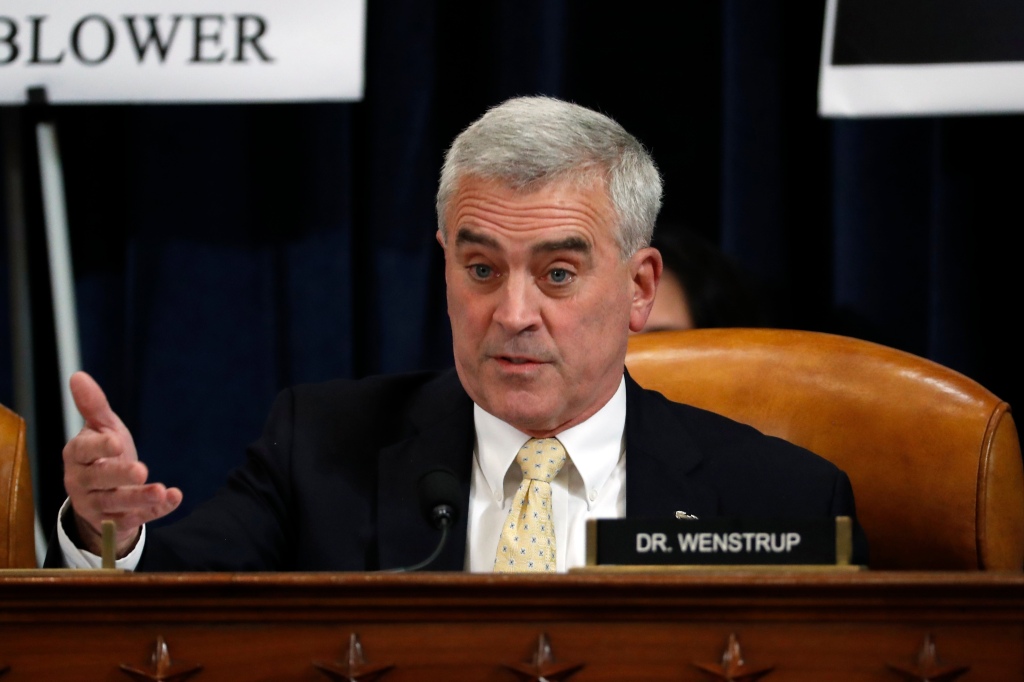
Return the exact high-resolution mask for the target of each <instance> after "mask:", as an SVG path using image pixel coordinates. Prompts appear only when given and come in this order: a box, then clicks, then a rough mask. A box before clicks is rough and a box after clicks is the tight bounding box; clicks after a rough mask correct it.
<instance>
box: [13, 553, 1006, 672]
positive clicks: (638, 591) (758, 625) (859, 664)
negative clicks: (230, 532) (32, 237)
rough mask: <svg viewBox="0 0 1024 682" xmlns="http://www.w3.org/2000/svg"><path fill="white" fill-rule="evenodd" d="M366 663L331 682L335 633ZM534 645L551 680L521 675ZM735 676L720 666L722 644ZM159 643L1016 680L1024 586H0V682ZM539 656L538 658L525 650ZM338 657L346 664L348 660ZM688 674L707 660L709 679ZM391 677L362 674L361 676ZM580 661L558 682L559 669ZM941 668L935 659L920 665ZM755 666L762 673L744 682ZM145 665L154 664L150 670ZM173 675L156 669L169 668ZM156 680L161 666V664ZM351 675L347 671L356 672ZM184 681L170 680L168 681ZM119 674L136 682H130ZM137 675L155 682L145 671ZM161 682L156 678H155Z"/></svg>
mask: <svg viewBox="0 0 1024 682" xmlns="http://www.w3.org/2000/svg"><path fill="white" fill-rule="evenodd" d="M353 635H356V636H357V638H358V641H359V642H361V645H362V649H363V654H364V656H365V659H364V660H365V666H364V667H363V668H362V669H360V668H359V665H358V660H356V665H355V666H354V667H353V668H352V669H349V668H347V665H346V662H347V661H348V660H349V655H348V652H349V649H350V646H351V644H352V641H353V638H352V636H353ZM542 635H544V636H546V637H547V638H548V641H549V643H550V647H551V651H552V654H553V663H550V667H548V668H546V669H545V668H543V666H542V668H541V669H540V670H537V669H536V668H533V669H534V674H532V675H530V674H528V673H525V672H524V673H516V672H513V670H512V669H511V668H509V667H506V666H513V667H515V666H516V664H519V665H520V666H521V667H522V668H523V669H524V670H526V671H529V670H530V669H531V668H532V666H531V664H530V663H531V660H532V658H533V657H534V655H535V654H536V653H537V651H538V647H539V643H540V642H541V638H542ZM731 636H734V638H735V641H736V642H738V646H739V648H740V655H741V657H742V659H743V661H744V663H745V666H746V667H745V668H742V669H739V670H734V671H733V672H732V673H729V672H728V669H727V667H724V666H723V662H722V661H723V654H724V653H725V652H726V650H727V647H728V643H729V641H730V637H731ZM158 638H163V641H165V642H166V645H167V649H168V652H169V655H170V658H171V660H172V662H173V663H174V664H175V665H181V666H182V667H181V668H180V670H181V671H182V673H183V674H186V673H188V671H189V670H190V668H191V666H192V664H197V665H200V666H202V668H201V670H199V671H198V672H195V673H194V674H193V675H192V676H190V677H188V679H191V680H196V681H197V682H207V681H210V682H213V681H214V680H328V679H332V676H331V675H329V674H327V673H326V672H324V671H321V669H318V668H317V667H315V666H314V661H317V662H321V663H322V664H326V665H325V666H324V667H327V668H329V667H330V665H329V664H331V663H332V662H333V663H335V664H337V667H336V668H335V669H336V670H341V671H342V673H338V672H335V673H334V676H333V679H358V680H361V681H363V680H369V679H381V680H384V681H386V682H401V681H403V680H416V681H417V682H424V681H430V680H445V681H446V682H450V681H453V680H473V681H474V682H478V681H481V680H494V681H500V680H506V681H514V680H517V679H520V680H521V679H526V680H534V681H536V680H538V679H539V678H541V677H542V676H545V677H547V678H548V679H550V680H555V679H571V680H573V682H586V681H587V680H615V681H617V682H622V681H627V682H632V681H643V682H647V681H653V680H672V681H674V682H679V681H685V680H715V679H719V680H722V679H732V680H741V679H742V680H748V679H749V680H753V679H763V680H767V681H768V682H773V681H779V682H782V681H784V680H785V681H800V680H806V681H808V682H810V681H813V682H823V681H827V682H831V681H835V682H842V681H844V680H878V681H880V682H881V681H885V680H889V681H893V682H898V681H899V680H905V679H915V678H914V677H913V676H911V677H907V676H906V675H901V674H899V673H897V672H896V671H894V670H893V669H891V668H890V667H888V666H889V664H896V665H901V666H903V667H905V668H907V669H909V670H911V671H912V670H914V669H917V668H919V663H918V655H919V652H921V650H922V646H923V644H924V643H925V642H926V638H931V641H933V642H934V645H935V649H936V652H937V656H938V658H939V659H940V663H945V664H950V665H954V666H969V669H968V670H967V671H966V672H964V673H963V674H962V675H961V676H959V677H955V676H954V677H939V676H938V675H937V673H936V671H935V670H932V671H931V672H929V671H928V670H927V669H926V668H927V665H928V664H927V662H925V663H924V664H920V666H923V667H921V668H920V675H919V676H918V678H917V679H932V680H937V679H960V680H964V681H971V680H978V681H984V682H999V681H1002V680H1007V681H1014V682H1020V681H1021V680H1024V576H1022V575H1020V574H1012V575H1009V574H990V573H955V574H954V573H872V572H865V573H853V574H851V573H754V572H734V573H727V574H722V573H708V574H627V575H623V574H613V575H607V574H572V575H560V576H550V577H513V576H504V575H502V576H491V575H467V574H414V575H391V574H185V575H121V574H116V575H95V574H92V575H69V574H67V573H59V574H57V573H36V574H32V575H6V576H3V577H0V669H4V668H5V667H6V672H5V673H3V674H2V675H0V682H17V681H20V680H47V681H49V680H111V681H113V680H128V679H131V677H130V676H129V674H128V673H126V672H125V671H123V670H122V669H121V668H120V666H121V664H128V665H130V666H134V667H136V668H142V669H146V668H148V667H149V664H148V663H147V659H148V658H149V657H150V655H151V654H152V652H153V651H154V647H155V644H156V642H157V641H158ZM542 659H543V657H542ZM353 660H355V657H354V658H353ZM695 664H706V665H707V666H710V667H711V669H712V670H716V669H717V670H718V671H719V674H718V676H717V677H716V676H715V675H714V674H712V673H709V672H705V671H703V670H701V669H699V668H698V667H696V665H695ZM378 665H392V666H394V667H392V668H390V669H389V670H384V671H382V673H381V675H379V676H378V677H376V678H375V677H374V676H373V675H372V674H370V673H372V672H373V670H372V667H373V666H378ZM574 665H582V668H579V669H578V671H577V672H575V673H571V674H569V676H568V677H566V676H564V675H559V674H558V670H557V669H556V668H557V667H558V666H562V667H565V666H570V667H571V666H574ZM936 665H939V664H936ZM769 666H770V667H772V669H771V670H770V671H768V672H767V674H765V675H764V676H761V677H760V678H758V677H756V676H748V677H743V676H742V675H741V673H744V672H748V673H754V672H756V671H757V670H758V669H761V668H766V667H769ZM154 670H155V668H154ZM175 670H179V669H172V670H170V673H173V672H175ZM345 671H348V672H347V673H346V672H345ZM165 672H167V671H165ZM361 672H365V673H367V674H365V675H361V674H359V673H361ZM185 676H186V677H187V675H185ZM136 679H146V678H145V677H142V678H138V677H136ZM150 679H161V678H160V677H159V676H158V675H155V674H154V675H152V676H151V677H150ZM162 679H185V677H178V678H174V677H172V676H169V675H168V674H165V675H164V676H163V678H162Z"/></svg>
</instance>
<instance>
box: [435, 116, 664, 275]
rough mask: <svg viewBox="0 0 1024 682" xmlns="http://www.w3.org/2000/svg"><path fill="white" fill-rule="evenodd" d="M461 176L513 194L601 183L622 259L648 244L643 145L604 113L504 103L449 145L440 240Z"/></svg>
mask: <svg viewBox="0 0 1024 682" xmlns="http://www.w3.org/2000/svg"><path fill="white" fill-rule="evenodd" d="M467 176H473V177H478V178H480V179H483V180H496V181H498V182H500V183H502V184H503V185H505V186H508V187H509V188H510V189H513V190H517V191H518V190H524V191H530V190H535V189H539V188H541V187H544V186H547V185H549V184H551V183H555V182H559V181H562V180H566V179H570V180H572V181H574V182H579V183H581V184H584V183H589V182H593V181H594V180H595V179H599V180H601V181H602V182H603V183H604V184H605V187H606V188H607V190H608V194H609V197H610V199H611V202H612V205H613V206H614V207H615V212H616V214H617V217H618V221H619V231H618V235H617V239H618V242H619V248H620V249H621V251H622V255H623V257H626V258H628V257H629V256H631V255H633V254H634V253H636V252H637V251H638V250H639V249H641V248H643V247H645V246H647V245H649V244H650V243H651V235H652V234H653V232H654V221H655V219H656V218H657V217H658V211H659V209H660V208H661V176H660V175H659V174H658V169H657V167H656V166H655V165H654V159H652V158H651V155H650V154H649V153H648V152H647V150H646V149H644V147H643V145H642V144H640V142H639V141H638V140H637V139H636V138H635V137H633V136H632V135H630V134H629V133H628V132H626V129H625V128H623V127H622V126H621V125H619V124H618V123H616V122H615V121H613V120H612V119H610V118H609V117H607V116H605V115H604V114H599V113H597V112H596V111H592V110H590V109H587V108H585V107H581V106H579V105H577V104H571V103H569V102H563V101H561V100H557V99H553V98H551V97H517V98H514V99H510V100H507V101H505V102H503V103H502V104H499V105H497V106H495V107H492V108H490V109H489V110H488V111H487V112H486V113H485V114H484V115H483V116H481V117H480V118H479V119H477V120H476V121H475V122H474V123H472V124H471V125H470V126H469V127H468V128H466V129H465V130H464V131H462V132H461V133H460V134H459V136H458V137H456V138H455V141H454V142H452V146H451V147H450V148H449V149H448V153H447V154H446V155H445V160H444V166H443V167H442V169H441V181H440V183H439V185H438V189H437V226H438V229H440V230H441V235H442V237H445V238H446V239H447V235H446V234H445V215H446V213H447V209H448V203H449V202H450V201H451V200H452V197H453V196H454V195H455V192H456V189H457V186H458V183H459V180H460V179H461V178H463V177H467Z"/></svg>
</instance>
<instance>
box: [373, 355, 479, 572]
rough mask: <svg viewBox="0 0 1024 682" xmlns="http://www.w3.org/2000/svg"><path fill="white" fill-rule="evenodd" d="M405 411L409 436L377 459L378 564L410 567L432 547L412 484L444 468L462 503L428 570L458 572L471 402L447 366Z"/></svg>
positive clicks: (434, 540)
mask: <svg viewBox="0 0 1024 682" xmlns="http://www.w3.org/2000/svg"><path fill="white" fill-rule="evenodd" d="M409 415H410V416H409V420H410V435H409V436H408V437H407V438H404V439H403V440H401V441H399V442H397V443H395V444H394V445H391V446H388V447H386V448H384V449H382V450H381V451H380V454H379V457H378V460H377V462H378V463H377V466H378V472H377V475H378V478H377V481H378V483H377V490H378V500H377V518H378V530H379V543H380V545H379V548H378V550H379V558H380V567H381V568H382V569H387V568H398V567H405V566H411V565H414V564H417V563H419V562H421V561H423V560H424V559H426V558H427V557H428V556H430V555H431V554H432V553H433V552H434V550H435V548H436V547H437V544H438V542H439V540H440V538H441V532H440V531H439V530H437V529H436V528H434V527H433V526H432V525H431V524H430V523H429V522H428V521H427V519H426V517H425V516H424V514H423V512H422V509H421V507H420V500H419V494H418V490H417V484H418V483H419V480H420V478H421V477H422V476H423V475H424V474H427V473H429V472H430V471H433V470H434V469H437V468H446V469H449V470H451V472H452V473H454V474H455V477H456V479H457V480H458V482H459V487H460V490H461V492H462V504H461V508H460V509H459V510H458V518H457V519H456V522H455V524H454V525H453V526H452V527H451V528H450V529H449V531H448V540H447V541H446V543H445V548H444V551H443V552H442V553H441V555H440V556H439V557H438V558H437V559H436V560H435V561H434V562H433V563H432V564H431V565H430V566H429V568H428V570H433V571H461V570H462V569H463V567H464V563H465V553H466V516H467V513H468V510H469V482H470V476H471V473H472V463H473V442H474V430H473V403H472V402H471V401H470V399H469V396H467V395H466V393H465V391H464V390H463V389H462V386H461V384H459V380H458V377H457V375H456V374H455V372H454V371H453V372H449V373H446V374H445V375H443V376H442V377H440V378H439V379H438V380H436V381H434V382H433V383H432V384H430V385H429V386H427V387H425V388H424V390H423V391H422V392H421V394H420V395H419V396H418V397H417V399H416V400H415V402H414V404H413V405H412V407H411V409H410V411H409Z"/></svg>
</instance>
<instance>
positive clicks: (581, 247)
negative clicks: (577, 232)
mask: <svg viewBox="0 0 1024 682" xmlns="http://www.w3.org/2000/svg"><path fill="white" fill-rule="evenodd" d="M531 251H533V253H552V252H555V251H575V252H577V253H582V254H584V255H587V254H589V253H590V242H588V241H587V240H586V239H583V238H582V237H566V238H565V239H556V240H554V241H550V242H541V243H540V244H537V245H535V246H534V247H533V248H532V249H531Z"/></svg>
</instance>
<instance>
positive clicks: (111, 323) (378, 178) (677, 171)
mask: <svg viewBox="0 0 1024 682" xmlns="http://www.w3.org/2000/svg"><path fill="white" fill-rule="evenodd" d="M368 9H369V16H368V27H367V50H368V52H367V88H366V97H365V100H364V101H363V102H360V103H356V104H324V103H319V104H289V105H281V104H274V105H245V106H243V105H225V106H210V105H195V106H186V105H176V106H90V107H77V106H74V107H55V108H51V110H50V111H49V112H44V113H45V114H46V115H50V116H52V117H53V119H54V120H55V121H56V122H57V125H58V130H59V134H60V143H61V148H62V152H63V158H64V164H65V166H64V170H65V182H66V185H67V192H68V208H69V219H70V224H71V230H72V248H73V252H74V267H75V275H76V284H77V290H78V309H79V315H80V326H81V333H82V354H83V362H84V366H85V369H87V370H88V371H90V372H92V373H93V374H94V375H95V376H96V377H97V378H98V379H99V381H100V382H101V383H102V385H103V386H104V387H105V388H106V390H107V392H108V396H109V398H110V400H111V402H112V404H113V406H114V408H115V409H116V410H117V411H119V412H120V414H121V415H122V417H123V418H124V420H125V421H126V423H127V424H128V425H129V427H130V428H132V430H133V431H134V433H135V437H136V441H137V444H138V447H139V450H140V452H141V454H142V457H143V458H144V460H145V461H146V462H147V463H148V464H149V465H150V468H151V472H152V477H153V478H154V479H156V480H161V481H164V482H166V483H168V484H171V485H177V486H180V487H182V488H183V489H184V490H185V492H186V497H185V504H184V508H185V509H186V510H187V509H189V508H191V506H193V505H194V504H195V503H197V502H199V501H201V500H203V499H205V498H206V497H208V496H209V495H210V494H211V493H212V492H213V490H214V489H215V488H216V487H217V486H218V485H219V484H220V482H221V481H222V480H223V478H224V475H225V473H226V472H227V470H228V469H230V468H231V467H232V466H234V465H236V464H237V463H238V462H240V461H241V459H242V457H243V450H244V445H245V444H246V443H248V442H249V441H251V440H252V439H253V438H255V437H256V436H257V435H258V433H259V431H260V428H261V426H262V422H263V419H264V416H265V414H266V410H267V408H268V407H269V405H270V402H271V400H272V399H273V396H274V394H275V393H276V392H277V391H278V390H279V389H280V388H282V387H283V386H286V385H289V384H292V383H296V382H305V381H318V380H323V379H328V378H332V377H339V376H342V377H350V376H363V375H367V374H371V373H378V372H394V371H403V370H411V369H419V368H438V367H445V366H448V365H449V364H450V362H451V349H450V343H451V341H450V333H449V330H448V326H447V318H446V311H445V304H444V288H443V273H442V258H441V252H440V249H439V248H438V246H437V245H436V243H435V242H434V229H435V218H434V213H433V195H434V190H435V183H436V178H437V173H438V169H439V167H440V163H441V159H442V156H443V153H444V149H445V147H446V145H447V144H448V143H449V142H450V140H451V138H452V137H453V136H454V135H455V134H457V132H458V131H459V130H460V129H462V128H463V127H464V126H465V125H467V124H468V123H469V122H470V121H472V120H473V119H474V118H476V117H477V116H479V115H480V114H481V113H482V112H483V111H484V109H485V108H486V107H487V106H489V105H491V104H494V103H497V102H499V101H501V100H503V99H505V98H507V97H510V96H513V95H520V94H537V93H543V94H550V95H555V96H559V97H563V98H567V99H571V100H574V101H576V102H579V103H581V104H584V105H587V106H590V107H594V108H597V109H599V110H602V111H604V112H606V113H608V114H610V115H611V116H613V117H615V118H616V119H618V120H619V121H620V122H621V123H623V124H624V125H625V126H626V128H628V129H629V130H631V131H632V132H634V133H635V134H636V135H637V136H638V137H639V138H640V139H641V140H642V141H643V142H644V143H645V144H646V145H647V146H648V147H649V148H650V149H651V151H652V152H653V154H654V156H655V158H656V160H657V162H658V164H659V166H660V168H661V169H662V171H663V173H664V176H665V190H666V200H665V207H664V211H663V214H662V217H663V219H664V220H665V221H666V222H670V223H672V224H673V225H688V226H690V227H692V228H693V229H695V230H697V231H699V232H701V233H702V234H704V235H705V236H706V237H708V238H709V239H710V240H711V241H713V242H714V243H716V244H718V245H720V246H721V247H722V249H723V250H724V251H725V252H726V253H727V254H728V255H729V256H731V257H732V258H733V259H734V260H735V261H736V262H737V263H739V264H740V265H741V266H742V267H743V268H744V269H745V270H746V271H747V272H748V273H750V275H751V276H752V277H753V278H754V279H755V280H756V281H757V282H758V284H759V290H760V291H761V292H762V293H763V294H764V295H765V297H766V299H767V301H768V302H769V304H770V308H771V315H772V316H771V320H772V323H773V324H774V325H775V326H785V327H795V328H803V329H814V330H823V331H833V332H840V333H845V334H850V335H854V336H860V337H863V338H867V339H870V340H874V341H879V342H881V343H885V344H888V345H892V346H895V347H897V348H902V349H904V350H907V351H910V352H912V353H916V354H919V355H923V356H926V357H929V358H932V359H934V360H936V361H938V362H940V363H942V364H945V365H948V366H950V367H953V368H954V369H957V370H959V371H961V372H963V373H965V374H967V375H968V376H970V377H972V378H974V379H976V380H978V381H980V382H981V383H982V384H984V385H986V386H987V387H989V388H990V389H991V390H992V391H994V392H995V393H996V394H997V395H999V396H1000V397H1002V398H1004V399H1006V400H1009V401H1010V402H1011V404H1016V403H1017V402H1021V401H1024V394H1022V391H1021V386H1020V379H1021V374H1022V372H1021V362H1020V360H1019V359H1018V358H1019V357H1020V353H1019V351H1018V345H1019V344H1018V341H1017V338H1018V337H1017V334H1016V333H1015V332H1016V328H1017V326H1018V323H1017V321H1016V320H1015V317H1016V313H1017V310H1018V301H1019V298H1020V293H1021V289H1022V285H1021V283H1020V276H1019V265H1018V260H1019V257H1018V255H1017V251H1016V249H1015V240H1014V239H1012V237H1013V236H1014V232H1016V231H1019V229H1020V225H1021V218H1020V214H1021V211H1020V207H1021V193H1022V188H1024V167H1022V163H1021V159H1024V119H1022V117H1020V116H961V117H955V118H948V117H924V118H914V119H901V120H895V119H891V120H885V119H874V120H841V121H837V120H824V119H821V118H819V117H818V116H817V114H816V92H817V78H818V63H819V55H820V42H821V33H822V22H823V14H824V2H823V1H821V0H819V1H818V2H813V3H793V2H782V1H781V0H756V1H754V0H733V1H726V2H722V1H721V0H697V1H695V2H688V3H685V4H682V5H680V4H678V3H676V4H671V3H667V4H666V3H662V4H660V5H658V6H657V8H655V7H654V6H652V5H650V4H647V3H608V2H593V0H590V1H587V2H584V1H583V0H517V1H516V2H509V1H503V2H490V3H479V2H465V1H460V2H439V1H433V2H431V1H430V0H373V2H370V3H368ZM36 115H37V114H36V113H33V112H24V115H23V116H22V119H23V125H24V126H25V129H24V133H23V137H22V139H23V145H24V146H25V150H24V151H25V152H26V154H25V168H26V174H27V175H26V177H27V178H34V177H35V176H34V175H32V174H33V173H34V172H35V169H34V166H33V160H32V158H31V154H29V153H27V152H31V151H32V150H33V149H34V148H33V146H32V137H31V132H30V130H29V129H28V125H29V124H30V123H31V120H32V119H33V117H35V116H36ZM27 197H28V210H29V217H30V219H31V221H32V226H33V230H32V235H31V238H32V239H31V242H32V243H31V248H32V262H31V264H32V268H33V270H32V273H33V274H32V276H33V287H34V288H33V296H34V297H35V300H36V301H37V305H36V308H35V311H34V312H35V317H34V333H35V350H36V363H37V366H36V368H35V375H36V377H37V380H38V382H39V384H38V393H39V395H38V399H37V402H38V404H37V409H38V417H37V423H36V425H35V426H36V428H37V429H38V447H39V450H40V452H41V455H42V460H43V462H44V468H43V481H42V487H43V495H42V497H41V499H40V500H39V501H38V502H39V505H40V510H41V512H42V515H43V518H44V523H45V522H48V521H49V520H51V519H52V518H53V514H54V513H55V511H56V508H57V506H59V504H60V502H61V501H62V499H63V492H62V490H61V474H60V469H61V465H60V449H61V447H62V445H63V442H64V439H65V437H66V436H65V434H63V432H62V427H61V419H60V410H59V395H58V378H57V375H56V370H55V369H54V365H55V355H54V348H53V341H52V323H51V322H50V317H49V315H50V313H49V310H48V309H47V308H46V307H45V302H46V296H47V295H48V289H47V284H46V273H45V258H44V256H43V255H42V254H43V244H42V243H41V237H40V236H39V235H40V234H41V227H40V223H39V213H40V208H39V204H38V202H39V198H38V190H37V189H32V188H30V191H29V192H28V195H27ZM2 215H4V214H0V216H2ZM0 220H3V218H2V217H0ZM6 248H7V244H6V241H4V242H3V243H2V244H0V249H6ZM0 267H2V268H4V269H5V271H6V267H7V266H6V254H4V258H3V265H0ZM0 286H3V287H6V276H5V277H4V278H3V280H2V281H0ZM2 301H3V302H2V304H0V306H3V309H2V312H3V313H4V314H3V316H2V322H0V324H2V325H8V324H9V323H8V320H9V311H8V310H7V308H6V306H7V299H6V296H4V297H3V299H2ZM5 331H6V330H5ZM0 351H3V352H4V353H5V357H9V333H4V334H0ZM10 373H11V370H10V368H9V366H4V367H2V368H0V401H2V402H4V403H6V404H8V405H10V404H11V400H12V398H11V394H12V389H11V377H10ZM766 380H768V378H767V377H766ZM1018 399H1020V400H1018ZM1021 404H1024V402H1021ZM353 417H354V418H358V415H353Z"/></svg>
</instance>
